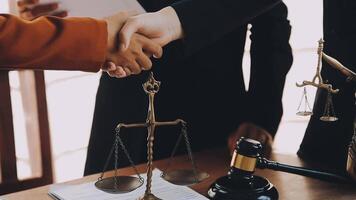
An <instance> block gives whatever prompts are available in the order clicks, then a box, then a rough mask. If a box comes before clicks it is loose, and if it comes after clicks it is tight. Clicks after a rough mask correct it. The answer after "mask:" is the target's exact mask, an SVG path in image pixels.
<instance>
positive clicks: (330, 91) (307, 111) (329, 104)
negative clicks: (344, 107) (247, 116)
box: [296, 39, 347, 122]
mask: <svg viewBox="0 0 356 200" xmlns="http://www.w3.org/2000/svg"><path fill="white" fill-rule="evenodd" d="M323 59H324V60H325V61H326V62H328V63H329V64H330V65H331V66H332V67H334V68H336V69H338V70H347V68H346V67H344V66H342V65H340V63H339V62H338V61H336V60H335V59H334V58H332V57H330V56H328V55H327V54H325V53H324V40H323V39H320V40H319V46H318V65H317V68H316V74H315V75H314V77H313V79H312V80H311V81H306V80H305V81H303V82H302V83H301V84H299V83H296V85H297V87H304V89H303V94H302V98H301V100H300V103H299V106H298V108H297V110H298V111H297V115H300V116H310V115H312V114H313V112H312V109H311V106H310V103H309V101H308V97H307V96H308V95H307V90H306V86H314V87H317V88H321V89H325V90H326V91H327V97H326V98H327V99H326V103H325V107H324V113H323V115H322V116H321V117H320V120H321V121H324V122H334V121H337V120H338V118H337V117H336V115H335V110H334V105H333V101H332V95H334V94H337V93H338V92H339V89H334V88H333V85H332V84H330V83H327V82H324V80H323V78H322V76H321V65H322V60H323ZM303 102H304V110H302V104H303Z"/></svg>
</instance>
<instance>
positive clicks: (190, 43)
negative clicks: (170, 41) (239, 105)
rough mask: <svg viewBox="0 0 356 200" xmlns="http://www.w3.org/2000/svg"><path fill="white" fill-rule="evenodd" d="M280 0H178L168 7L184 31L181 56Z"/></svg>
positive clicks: (199, 47)
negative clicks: (175, 14) (173, 11)
mask: <svg viewBox="0 0 356 200" xmlns="http://www.w3.org/2000/svg"><path fill="white" fill-rule="evenodd" d="M280 2H281V0H182V1H179V2H177V3H175V4H173V5H172V7H173V8H174V9H175V11H176V12H177V15H178V17H179V19H180V21H181V24H182V26H183V30H184V35H185V37H184V44H185V46H184V48H185V49H184V50H185V55H191V54H193V53H194V52H197V51H199V50H200V49H201V48H203V47H205V46H207V45H209V44H211V43H213V42H215V41H217V40H218V39H220V38H222V37H223V36H224V35H225V34H227V33H230V32H232V31H233V30H234V29H236V28H237V27H239V26H241V25H243V24H246V23H247V22H248V21H250V20H251V19H253V18H254V17H256V16H258V15H260V14H262V13H263V12H265V11H267V10H268V9H271V8H273V6H275V5H277V4H278V3H280Z"/></svg>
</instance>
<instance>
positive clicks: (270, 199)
mask: <svg viewBox="0 0 356 200" xmlns="http://www.w3.org/2000/svg"><path fill="white" fill-rule="evenodd" d="M208 196H209V197H210V199H212V200H232V199H233V200H259V199H263V200H278V191H277V189H276V188H275V187H274V186H273V185H272V184H271V183H270V182H269V181H268V180H267V179H265V178H262V177H259V176H253V178H251V179H250V180H249V181H246V179H245V180H243V179H240V180H234V179H232V178H231V177H229V176H224V177H221V178H219V179H218V180H216V182H215V183H213V185H212V186H211V187H210V189H209V191H208Z"/></svg>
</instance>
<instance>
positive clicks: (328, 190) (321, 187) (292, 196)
mask: <svg viewBox="0 0 356 200" xmlns="http://www.w3.org/2000/svg"><path fill="white" fill-rule="evenodd" d="M195 159H196V161H197V165H198V167H199V168H200V169H202V170H204V171H206V172H208V173H209V174H210V178H208V179H207V180H205V181H204V182H202V183H199V184H197V185H194V186H192V188H193V189H194V190H196V191H197V192H199V193H201V194H203V195H206V193H207V190H208V188H209V186H210V185H211V184H212V183H213V182H214V180H215V179H217V178H218V177H220V176H224V175H226V173H227V171H228V169H229V163H230V156H229V154H228V152H227V151H226V150H221V149H218V150H209V151H204V152H200V153H196V154H195ZM271 159H273V160H276V161H278V162H282V163H286V164H292V165H296V166H303V163H302V162H301V161H300V160H299V158H298V157H297V156H296V155H282V154H273V155H272V158H271ZM174 162H175V164H174V166H175V167H177V168H187V167H190V163H189V160H188V159H187V157H186V156H179V157H177V158H176V159H175V160H174ZM166 163H167V160H160V161H156V162H155V166H156V167H158V168H159V169H164V167H165V166H166ZM68 164H69V165H70V163H68ZM138 168H139V171H140V172H144V170H145V165H139V166H138ZM119 173H120V174H125V175H129V174H133V170H132V169H131V168H124V169H120V171H119ZM107 174H108V175H109V176H110V173H107ZM256 174H257V175H260V176H264V177H266V178H268V179H269V180H270V181H271V182H272V183H273V184H274V185H275V186H276V188H277V190H278V192H279V195H280V199H281V200H353V199H354V200H356V186H351V185H340V184H335V183H329V182H323V181H319V180H314V179H311V178H306V177H303V176H298V175H293V174H288V173H284V172H276V171H272V170H267V169H266V170H257V172H256ZM98 176H99V175H98V174H96V175H92V176H87V177H84V178H81V179H78V180H73V181H69V182H67V183H68V184H79V183H85V182H90V181H95V180H97V178H98ZM49 187H50V186H43V187H39V188H35V189H31V190H26V191H22V192H17V193H13V194H9V195H5V196H2V197H0V199H1V200H3V199H4V200H7V199H8V200H11V199H16V200H17V199H26V200H27V199H29V200H50V199H51V198H50V197H49V196H48V195H47V192H48V189H49Z"/></svg>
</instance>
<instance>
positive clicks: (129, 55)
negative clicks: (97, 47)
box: [103, 12, 163, 78]
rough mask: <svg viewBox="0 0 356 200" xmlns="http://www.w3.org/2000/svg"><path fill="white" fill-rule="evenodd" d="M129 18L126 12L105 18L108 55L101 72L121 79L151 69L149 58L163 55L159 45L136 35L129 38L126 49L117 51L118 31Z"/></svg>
mask: <svg viewBox="0 0 356 200" xmlns="http://www.w3.org/2000/svg"><path fill="white" fill-rule="evenodd" d="M129 16H130V15H129V13H127V12H120V13H118V14H116V15H113V16H110V17H107V18H105V21H106V22H107V28H108V46H107V48H108V49H107V51H108V54H107V62H106V63H105V64H104V66H103V70H104V71H107V72H108V74H109V75H110V76H112V77H117V78H123V77H127V76H130V75H132V74H139V73H141V71H142V70H149V69H151V67H152V62H151V60H150V57H151V56H154V57H156V58H160V57H161V56H162V53H163V52H162V47H161V46H160V45H159V44H157V43H155V42H153V41H152V40H150V39H148V38H147V37H144V36H143V35H141V34H137V33H134V34H133V35H132V36H131V38H130V44H129V46H128V48H126V49H124V50H120V49H119V46H120V45H119V44H120V42H119V39H118V38H119V37H120V36H119V31H120V29H121V27H122V26H123V24H124V23H125V22H126V20H127V19H128V18H129Z"/></svg>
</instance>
